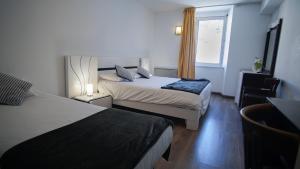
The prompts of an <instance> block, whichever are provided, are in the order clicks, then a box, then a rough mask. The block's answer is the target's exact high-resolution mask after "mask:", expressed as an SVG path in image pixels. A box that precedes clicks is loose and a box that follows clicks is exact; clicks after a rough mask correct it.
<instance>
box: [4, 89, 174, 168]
mask: <svg viewBox="0 0 300 169" xmlns="http://www.w3.org/2000/svg"><path fill="white" fill-rule="evenodd" d="M0 112H1V113H0V157H1V159H0V168H1V169H11V168H20V166H22V167H21V168H28V167H29V168H32V169H33V168H72V167H73V168H74V166H76V168H103V167H104V168H135V169H142V168H143V169H150V168H153V167H154V164H155V163H156V161H157V160H158V159H159V158H160V157H161V156H162V155H163V154H164V153H165V152H166V151H167V150H168V148H169V147H170V144H171V140H172V127H171V125H167V126H165V127H163V128H164V129H163V130H161V129H162V128H161V127H157V126H159V124H157V123H161V122H162V121H164V120H162V119H158V118H157V117H154V116H147V115H140V114H136V113H132V112H126V111H121V110H117V109H106V108H103V107H98V106H93V105H90V104H85V103H81V102H77V101H74V100H71V99H65V98H62V97H58V96H53V95H49V94H45V93H41V92H39V93H38V96H33V97H29V98H27V99H26V100H25V101H24V103H23V105H22V106H6V105H0ZM122 119H124V121H122ZM137 119H138V120H137ZM131 120H132V121H131ZM151 121H152V122H153V123H152V122H151ZM144 122H145V123H144ZM129 123H132V124H133V125H135V123H136V125H137V126H139V125H140V126H142V125H141V124H143V123H144V124H149V126H150V127H149V128H148V129H147V130H141V131H139V130H138V129H139V128H140V127H134V126H132V125H129ZM167 123H168V122H167ZM168 124H170V123H168ZM134 128H136V129H134ZM159 128H160V129H159ZM158 130H160V131H158ZM155 133H156V135H157V136H158V137H157V138H154V139H152V141H151V140H150V141H149V138H150V137H151V136H152V135H155ZM134 138H135V139H134ZM141 143H142V144H141ZM149 143H150V144H149ZM78 145H80V146H78ZM143 145H144V146H143ZM147 145H148V146H147ZM144 147H148V148H146V149H145V148H144ZM124 148H125V149H124ZM140 151H142V152H144V153H134V154H139V155H138V156H136V157H134V154H131V155H127V156H126V155H123V158H120V155H122V154H118V153H122V152H123V153H124V152H125V153H126V154H128V152H140ZM113 153H115V154H113ZM97 155H98V156H97ZM107 157H109V158H107ZM33 159H36V160H33ZM58 159H59V160H58ZM57 160H58V161H57ZM128 161H129V162H130V164H128ZM124 166H132V167H124Z"/></svg>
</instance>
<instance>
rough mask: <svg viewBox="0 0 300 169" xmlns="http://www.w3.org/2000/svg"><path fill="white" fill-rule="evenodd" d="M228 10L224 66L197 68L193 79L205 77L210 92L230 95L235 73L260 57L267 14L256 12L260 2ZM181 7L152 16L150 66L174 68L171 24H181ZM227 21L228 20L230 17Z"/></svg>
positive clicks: (233, 90) (176, 41)
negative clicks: (153, 28) (152, 42)
mask: <svg viewBox="0 0 300 169" xmlns="http://www.w3.org/2000/svg"><path fill="white" fill-rule="evenodd" d="M231 12H232V25H231V36H230V37H229V39H228V40H230V44H229V46H227V49H226V51H228V55H227V56H226V57H225V58H226V61H227V66H226V65H225V66H224V69H222V68H209V67H197V68H196V78H207V79H209V80H211V81H212V83H213V91H214V92H221V93H223V94H224V95H229V96H234V95H235V93H236V88H237V81H238V73H239V71H240V70H241V69H250V68H251V66H252V65H253V61H254V58H255V57H263V52H264V45H265V37H266V32H267V27H268V25H269V22H270V18H271V17H270V16H263V15H260V13H259V12H260V4H258V3H257V4H247V5H237V6H235V7H234V9H233V11H231ZM182 20H183V13H182V10H177V11H170V12H160V13H157V14H156V15H155V36H154V37H155V39H154V42H155V43H154V48H153V49H152V52H151V57H152V61H153V64H154V66H169V65H172V66H175V67H177V62H178V55H179V45H180V38H178V37H176V36H175V34H174V29H175V26H176V25H177V24H178V23H179V24H181V25H182V22H183V21H182ZM230 21H231V20H230Z"/></svg>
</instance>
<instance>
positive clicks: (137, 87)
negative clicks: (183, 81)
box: [98, 72, 211, 130]
mask: <svg viewBox="0 0 300 169" xmlns="http://www.w3.org/2000/svg"><path fill="white" fill-rule="evenodd" d="M100 73H101V72H100ZM178 80H180V79H178V78H167V77H158V76H152V77H151V78H150V79H146V78H137V79H135V81H133V82H127V81H123V82H114V81H109V80H101V79H99V82H98V90H99V91H100V92H105V93H107V94H110V95H111V96H112V97H113V100H114V101H113V103H114V104H115V105H120V106H125V107H130V108H135V109H140V110H145V111H149V112H153V113H159V114H163V115H168V116H173V117H179V118H183V119H185V120H186V124H187V128H188V129H192V130H197V129H198V123H199V118H200V117H201V116H202V115H204V114H205V112H206V110H207V107H208V105H209V101H210V95H211V83H209V84H208V85H207V86H206V87H205V88H204V89H203V90H202V92H201V93H200V95H197V94H193V93H189V92H184V91H178V90H168V89H161V87H162V86H165V85H168V84H170V83H173V82H176V81H178Z"/></svg>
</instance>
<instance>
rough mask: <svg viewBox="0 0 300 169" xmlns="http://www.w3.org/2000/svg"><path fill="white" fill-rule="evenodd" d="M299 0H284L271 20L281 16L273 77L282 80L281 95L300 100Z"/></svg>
mask: <svg viewBox="0 0 300 169" xmlns="http://www.w3.org/2000/svg"><path fill="white" fill-rule="evenodd" d="M299 9H300V1H299V0H285V1H284V2H283V3H282V5H281V7H280V8H279V10H278V11H277V12H275V13H274V14H273V17H272V18H273V19H272V21H276V20H277V19H279V18H283V25H282V31H281V37H280V43H279V49H278V56H277V62H276V67H275V74H274V76H275V77H278V78H280V79H281V80H283V84H282V86H281V87H282V88H281V89H282V90H281V93H280V94H281V97H283V98H287V99H297V100H300V75H299V72H300V22H299V18H300V10H299Z"/></svg>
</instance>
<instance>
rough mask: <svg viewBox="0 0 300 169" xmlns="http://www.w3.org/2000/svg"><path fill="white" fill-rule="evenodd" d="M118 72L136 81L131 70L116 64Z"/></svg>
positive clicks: (123, 76)
mask: <svg viewBox="0 0 300 169" xmlns="http://www.w3.org/2000/svg"><path fill="white" fill-rule="evenodd" d="M116 73H117V75H118V76H120V77H122V78H124V79H127V80H129V81H131V82H132V81H134V76H133V75H132V74H131V72H130V71H129V70H127V69H125V68H123V67H122V66H119V65H116Z"/></svg>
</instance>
